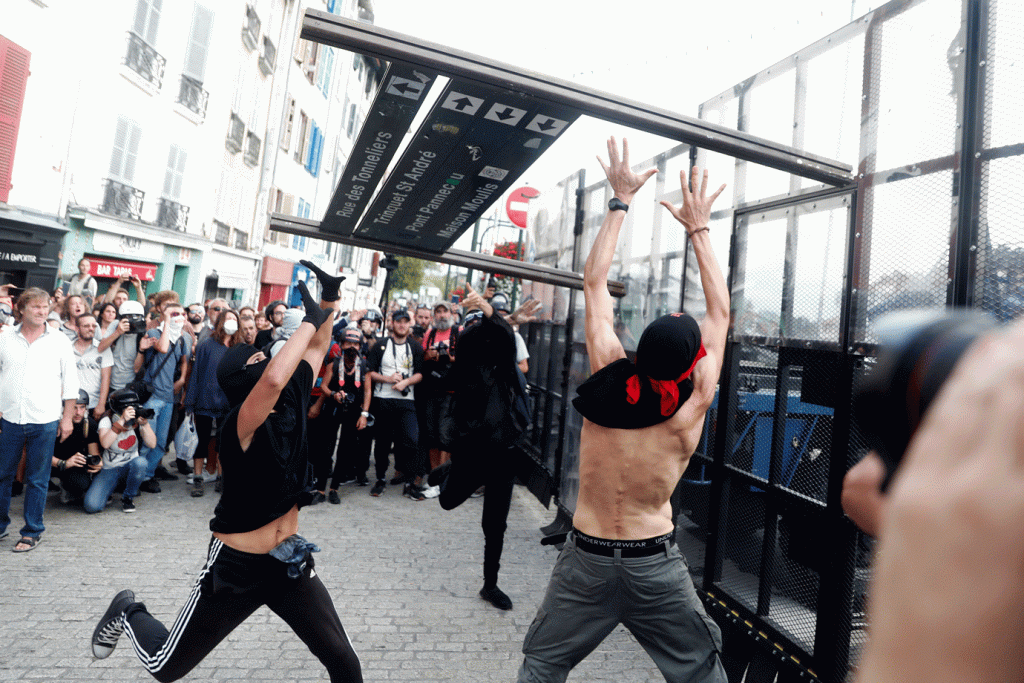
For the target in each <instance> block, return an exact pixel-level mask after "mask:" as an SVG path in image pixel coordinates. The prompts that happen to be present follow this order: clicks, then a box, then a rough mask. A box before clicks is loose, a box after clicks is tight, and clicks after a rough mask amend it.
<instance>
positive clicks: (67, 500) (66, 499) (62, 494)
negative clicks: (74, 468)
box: [60, 486, 71, 505]
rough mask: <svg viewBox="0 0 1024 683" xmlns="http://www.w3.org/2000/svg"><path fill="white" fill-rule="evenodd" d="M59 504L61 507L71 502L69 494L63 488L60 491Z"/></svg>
mask: <svg viewBox="0 0 1024 683" xmlns="http://www.w3.org/2000/svg"><path fill="white" fill-rule="evenodd" d="M60 502H61V505H67V504H68V503H70V502H71V492H70V491H68V490H67V489H66V488H64V487H63V486H62V487H61V489H60Z"/></svg>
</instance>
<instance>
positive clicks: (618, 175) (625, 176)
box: [597, 136, 658, 204]
mask: <svg viewBox="0 0 1024 683" xmlns="http://www.w3.org/2000/svg"><path fill="white" fill-rule="evenodd" d="M597 163H599V164H601V168H603V169H604V174H605V175H606V176H607V177H608V184H609V185H611V186H612V191H613V192H615V196H616V197H618V198H619V199H621V200H622V201H624V202H626V203H627V204H629V202H630V201H632V199H633V195H635V194H636V193H637V191H638V190H639V189H640V188H641V187H643V186H644V183H646V182H647V179H648V178H650V177H651V176H652V175H654V174H655V173H657V172H658V169H656V168H649V169H647V170H646V171H644V172H643V173H634V172H633V169H631V168H630V167H629V141H628V140H626V139H625V138H623V139H622V155H621V156H619V147H618V144H617V143H616V142H615V137H614V136H612V137H610V138H608V164H607V165H605V163H604V160H602V159H601V157H597Z"/></svg>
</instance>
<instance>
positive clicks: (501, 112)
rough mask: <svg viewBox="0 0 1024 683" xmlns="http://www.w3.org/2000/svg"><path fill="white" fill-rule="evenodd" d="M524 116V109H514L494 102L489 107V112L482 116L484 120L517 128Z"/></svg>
mask: <svg viewBox="0 0 1024 683" xmlns="http://www.w3.org/2000/svg"><path fill="white" fill-rule="evenodd" d="M524 116H526V110H525V109H516V108H515V107H510V106H508V105H507V104H501V103H500V102H495V103H494V104H493V105H491V109H490V111H488V112H487V113H486V114H485V115H484V118H485V119H490V120H491V121H497V122H498V123H504V124H505V125H506V126H518V125H519V122H520V121H522V120H523V117H524Z"/></svg>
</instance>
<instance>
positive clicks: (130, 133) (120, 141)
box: [110, 116, 142, 185]
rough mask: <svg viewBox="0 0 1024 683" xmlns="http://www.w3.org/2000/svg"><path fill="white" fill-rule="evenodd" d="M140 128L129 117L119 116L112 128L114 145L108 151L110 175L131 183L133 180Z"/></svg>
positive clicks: (140, 133)
mask: <svg viewBox="0 0 1024 683" xmlns="http://www.w3.org/2000/svg"><path fill="white" fill-rule="evenodd" d="M141 138H142V129H141V128H139V125H138V124H137V123H135V122H134V121H132V120H130V119H126V118H124V117H123V116H119V117H118V119H117V128H116V129H115V130H114V146H113V150H111V153H110V175H111V177H112V178H114V179H116V180H122V181H124V182H125V183H126V184H129V185H130V184H131V183H132V181H133V180H135V162H136V160H137V159H138V156H139V141H140V140H141Z"/></svg>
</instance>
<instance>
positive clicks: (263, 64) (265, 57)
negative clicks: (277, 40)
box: [260, 36, 277, 76]
mask: <svg viewBox="0 0 1024 683" xmlns="http://www.w3.org/2000/svg"><path fill="white" fill-rule="evenodd" d="M275 59H277V48H276V47H274V44H273V43H272V42H270V38H268V37H267V36H263V54H261V55H260V71H262V72H263V75H264V76H269V75H270V74H271V72H273V70H274V60H275Z"/></svg>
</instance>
